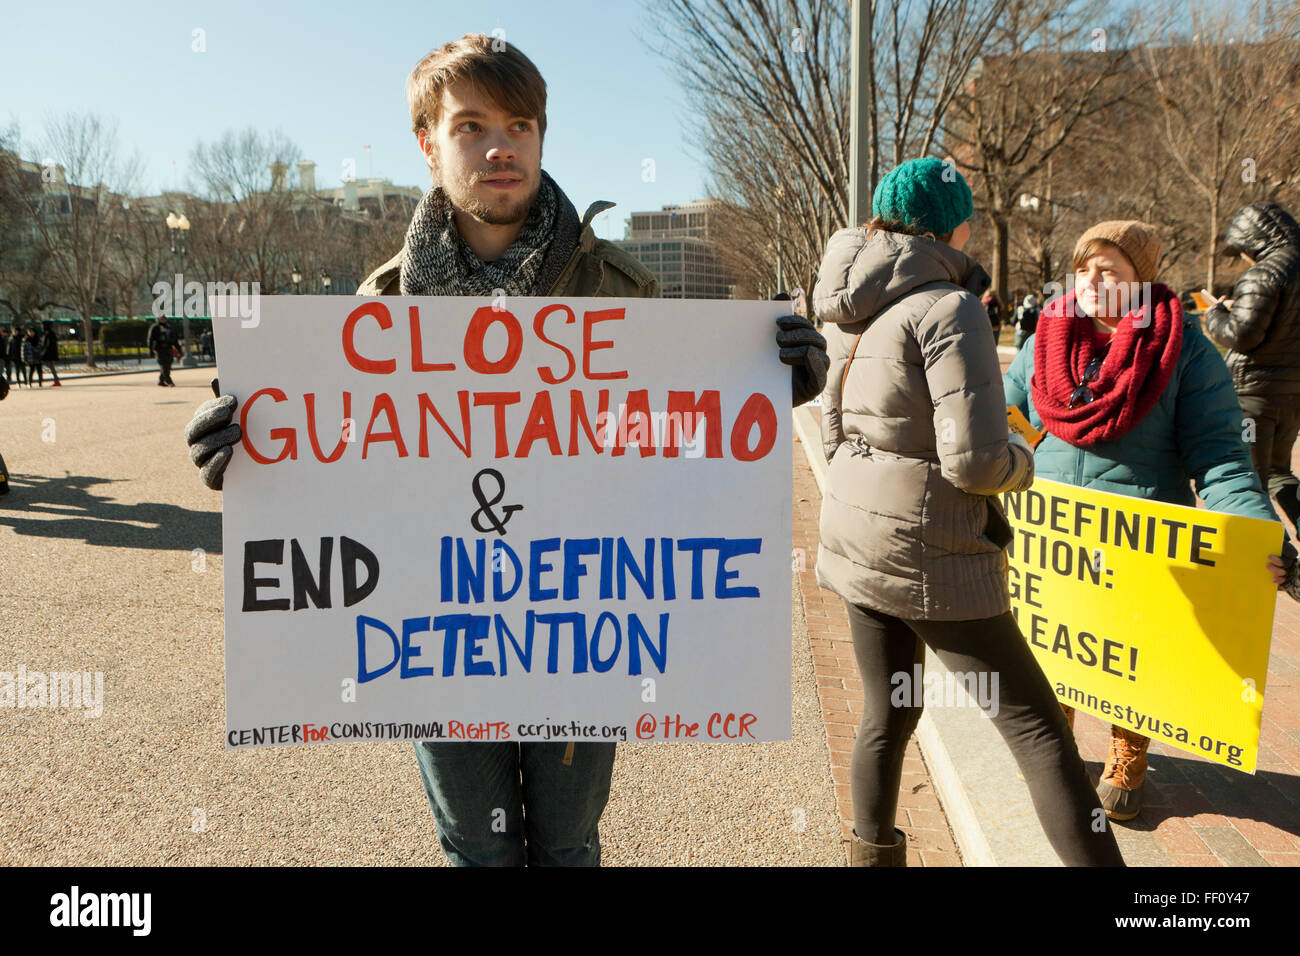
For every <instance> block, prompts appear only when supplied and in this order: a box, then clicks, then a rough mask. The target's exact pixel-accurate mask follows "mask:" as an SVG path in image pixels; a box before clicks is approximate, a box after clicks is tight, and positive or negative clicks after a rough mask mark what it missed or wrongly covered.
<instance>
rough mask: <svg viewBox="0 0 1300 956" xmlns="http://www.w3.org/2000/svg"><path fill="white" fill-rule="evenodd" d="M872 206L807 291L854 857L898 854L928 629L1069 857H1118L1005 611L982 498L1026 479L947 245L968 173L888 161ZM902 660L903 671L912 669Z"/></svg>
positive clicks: (988, 509)
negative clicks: (852, 708) (818, 344)
mask: <svg viewBox="0 0 1300 956" xmlns="http://www.w3.org/2000/svg"><path fill="white" fill-rule="evenodd" d="M872 207H873V208H872V212H873V215H874V216H875V218H874V219H873V220H872V222H871V223H869V224H868V225H867V226H866V227H862V228H854V229H844V230H841V231H840V232H837V233H836V234H835V235H834V236H833V237H832V238H831V240H830V242H829V244H828V246H827V250H826V255H825V258H824V260H823V262H822V265H821V269H820V272H819V275H818V280H817V286H816V289H815V290H814V293H813V307H814V309H815V310H816V313H817V317H818V318H819V319H821V320H822V321H823V322H824V323H825V328H824V332H825V334H826V338H827V340H828V347H827V351H828V352H829V354H830V357H831V368H830V372H829V374H828V376H827V386H826V390H825V392H824V393H823V398H822V402H823V411H822V437H823V440H824V443H825V452H826V457H827V460H828V461H829V463H830V466H829V476H828V480H827V486H826V494H825V498H824V500H823V503H822V514H821V544H820V546H819V548H818V554H817V575H818V580H819V581H820V583H821V584H822V586H823V587H826V588H829V589H831V590H832V591H835V592H836V593H837V594H839V595H840V596H841V597H843V598H844V601H845V604H846V606H847V610H848V615H849V623H850V628H851V630H852V634H853V645H854V653H855V655H856V657H857V661H858V670H859V673H860V675H861V678H862V684H863V688H864V698H865V699H864V708H863V718H862V724H861V726H860V727H859V729H858V734H857V739H856V740H855V742H854V750H853V760H852V766H851V774H852V778H851V780H852V795H853V811H854V843H853V847H852V852H851V859H852V860H853V863H854V864H855V865H863V866H872V865H877V866H879V865H884V866H889V865H896V866H897V865H904V863H905V859H906V842H905V838H904V835H903V833H902V832H901V831H899V830H898V829H896V828H895V826H894V820H895V814H896V812H897V804H898V788H899V782H900V778H901V774H902V763H903V753H904V750H905V748H906V746H907V742H908V739H909V738H910V737H911V735H912V732H913V730H915V728H916V724H917V721H918V720H919V719H920V716H921V710H922V706H921V701H922V688H921V687H916V686H912V685H913V684H914V683H915V682H916V679H917V675H919V674H920V669H919V665H920V663H921V662H922V661H923V660H924V651H925V647H926V645H928V646H929V647H930V648H931V649H932V650H933V651H934V652H935V654H936V655H937V656H938V657H939V659H940V660H941V661H942V662H943V663H944V665H945V666H946V667H947V668H948V670H949V671H950V672H952V673H953V674H968V675H976V676H975V678H974V683H973V684H971V685H968V686H972V687H975V688H984V689H985V691H986V692H981V693H979V694H978V696H979V697H980V698H981V699H980V700H979V701H978V703H979V704H980V706H981V707H982V708H983V709H984V710H985V712H986V713H987V714H988V716H989V717H991V718H992V719H993V720H994V722H995V723H996V725H997V728H998V730H999V731H1000V732H1001V734H1002V736H1003V737H1004V738H1005V739H1006V740H1007V742H1008V743H1009V744H1010V745H1011V748H1012V751H1013V753H1014V755H1015V758H1016V761H1017V763H1018V764H1019V766H1020V768H1021V772H1022V774H1023V775H1024V778H1025V781H1026V782H1027V783H1028V785H1029V790H1030V795H1031V797H1032V798H1033V801H1034V807H1035V809H1036V810H1037V811H1038V816H1039V819H1040V821H1041V822H1042V824H1043V828H1044V830H1045V831H1046V833H1047V837H1048V839H1049V840H1050V841H1051V844H1052V846H1053V848H1055V850H1056V852H1057V853H1058V855H1059V856H1060V857H1061V858H1062V860H1063V861H1064V862H1065V863H1067V864H1068V865H1080V866H1086V865H1094V866H1096V865H1103V866H1104V865H1112V866H1117V865H1122V864H1123V860H1122V858H1121V857H1120V854H1119V849H1118V847H1117V846H1116V843H1115V838H1114V835H1113V834H1112V833H1111V832H1110V829H1109V827H1108V826H1107V824H1106V818H1105V815H1104V813H1103V812H1102V809H1101V806H1100V804H1099V803H1098V799H1097V795H1096V793H1095V792H1094V791H1093V789H1092V786H1091V785H1090V783H1089V781H1088V777H1087V773H1086V771H1085V770H1084V766H1083V762H1082V760H1081V759H1080V758H1079V755H1078V751H1077V749H1076V748H1075V746H1074V742H1073V739H1072V736H1071V734H1070V730H1069V728H1068V727H1067V725H1066V722H1065V718H1064V716H1063V715H1062V713H1061V710H1060V708H1059V707H1058V706H1057V704H1056V698H1055V695H1054V694H1053V693H1052V689H1051V686H1050V685H1049V684H1048V682H1047V679H1046V678H1045V677H1044V676H1043V673H1042V671H1041V670H1040V669H1039V667H1038V664H1037V662H1036V661H1035V660H1034V657H1033V654H1032V652H1031V651H1030V650H1029V648H1028V646H1027V645H1026V643H1025V641H1024V639H1023V637H1022V636H1021V634H1020V631H1019V628H1018V627H1017V626H1016V622H1015V619H1014V618H1013V617H1012V615H1011V612H1010V600H1009V597H1008V591H1007V570H1006V569H1007V563H1006V553H1005V550H1004V549H1005V547H1006V545H1007V544H1008V542H1009V541H1010V538H1011V530H1010V527H1009V525H1008V524H1007V521H1006V517H1005V515H1004V514H1003V512H1002V508H1001V504H1000V503H999V501H998V500H997V498H996V497H994V496H995V495H997V494H999V493H1001V492H1004V491H1010V490H1022V489H1024V488H1027V487H1028V486H1029V484H1030V482H1032V481H1033V474H1034V469H1033V452H1032V450H1031V449H1030V448H1029V446H1028V445H1027V444H1025V443H1024V442H1023V441H1022V440H1021V439H1020V438H1019V437H1017V436H1012V435H1010V434H1009V432H1008V428H1007V418H1006V401H1005V398H1004V395H1003V391H1002V373H1001V369H1000V367H999V363H998V357H997V347H996V345H995V343H994V340H993V333H992V329H991V327H990V326H989V320H988V314H987V312H986V311H985V309H984V306H983V305H982V304H981V302H980V298H979V297H980V295H981V293H983V291H984V290H985V289H986V288H987V287H988V284H989V278H988V274H987V273H986V272H985V271H984V269H983V268H982V267H981V266H980V265H979V264H978V263H977V262H975V261H974V260H973V259H971V258H970V257H969V256H967V255H966V254H965V253H963V252H962V251H961V249H962V246H963V245H965V243H966V240H967V239H969V237H970V226H969V224H968V222H967V220H968V219H969V218H970V216H971V213H972V212H973V205H972V202H971V194H970V189H969V187H968V186H967V185H966V182H965V180H964V179H962V177H961V175H960V174H959V173H957V171H956V169H955V168H954V167H953V166H952V165H951V163H950V162H940V161H939V160H937V159H924V160H913V161H911V162H908V163H904V164H902V165H901V166H899V167H897V168H896V169H895V170H893V172H891V173H890V174H889V175H888V176H886V177H885V178H884V179H883V180H882V181H881V183H880V185H879V186H878V187H877V189H876V192H875V194H874V196H873V198H872ZM914 668H915V669H914Z"/></svg>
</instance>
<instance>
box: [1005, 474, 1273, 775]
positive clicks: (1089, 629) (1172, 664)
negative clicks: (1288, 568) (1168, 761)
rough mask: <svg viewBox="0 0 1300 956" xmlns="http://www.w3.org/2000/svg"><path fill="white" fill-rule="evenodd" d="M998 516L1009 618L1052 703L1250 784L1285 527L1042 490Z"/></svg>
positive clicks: (1013, 500)
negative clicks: (1004, 539) (1232, 772)
mask: <svg viewBox="0 0 1300 956" xmlns="http://www.w3.org/2000/svg"><path fill="white" fill-rule="evenodd" d="M1002 502H1003V506H1004V507H1005V509H1006V512H1007V519H1008V520H1009V521H1010V523H1011V527H1012V529H1013V531H1014V537H1013V540H1012V542H1011V545H1010V547H1009V548H1008V559H1009V575H1010V588H1011V608H1012V612H1013V613H1014V614H1015V616H1016V619H1017V621H1018V622H1019V624H1020V630H1021V632H1022V633H1023V634H1024V636H1025V640H1027V641H1028V642H1029V644H1030V646H1031V647H1032V648H1033V651H1034V655H1035V657H1037V658H1038V663H1039V665H1040V666H1041V667H1042V668H1043V671H1044V673H1046V675H1047V678H1048V680H1049V681H1051V683H1052V686H1053V687H1054V688H1055V690H1056V696H1057V697H1058V698H1059V699H1060V701H1061V702H1062V703H1063V704H1068V705H1070V706H1072V707H1076V708H1078V709H1080V710H1083V711H1086V712H1087V713H1090V714H1093V715H1094V716H1096V717H1099V718H1101V719H1102V720H1106V721H1109V722H1111V723H1113V724H1118V725H1119V726H1121V727H1127V728H1128V729H1129V730H1133V731H1136V732H1137V733H1140V734H1143V735H1145V736H1148V737H1150V738H1152V739H1153V740H1155V741H1158V742H1160V743H1165V744H1169V745H1170V746H1173V747H1178V748H1180V749H1182V750H1186V751H1188V752H1190V753H1194V754H1198V755H1199V756H1202V757H1206V758H1208V759H1210V760H1213V761H1215V762H1216V763H1221V764H1223V765H1225V766H1228V767H1233V768H1235V769H1237V770H1242V771H1244V772H1246V773H1254V772H1255V763H1256V758H1257V753H1258V748H1259V722H1260V713H1261V712H1262V710H1263V706H1264V685H1265V678H1266V675H1267V672H1268V649H1269V642H1270V639H1271V634H1272V629H1273V606H1274V601H1275V599H1276V596H1277V590H1276V586H1275V585H1274V584H1273V583H1272V581H1271V580H1270V578H1269V576H1268V573H1267V571H1266V569H1265V564H1266V562H1267V558H1268V555H1270V554H1278V553H1279V550H1280V545H1281V537H1282V528H1281V525H1280V524H1277V523H1274V522H1270V521H1263V520H1260V519H1258V518H1241V517H1237V516H1235V515H1226V514H1218V513H1215V512H1212V511H1203V510H1199V509H1196V508H1186V507H1183V506H1181V505H1169V504H1163V503H1160V502H1155V501H1148V500H1145V499H1142V498H1129V497H1125V496H1123V495H1115V494H1108V493H1106V492H1101V491H1094V490H1092V489H1088V488H1076V487H1074V486H1072V485H1066V484H1062V483H1060V482H1055V481H1048V480H1046V479H1038V480H1037V481H1035V482H1034V485H1033V487H1032V488H1030V489H1029V490H1028V491H1024V492H1016V493H1007V494H1004V495H1003V496H1002Z"/></svg>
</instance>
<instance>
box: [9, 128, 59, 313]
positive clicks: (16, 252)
mask: <svg viewBox="0 0 1300 956" xmlns="http://www.w3.org/2000/svg"><path fill="white" fill-rule="evenodd" d="M21 143H22V137H21V135H20V132H19V129H18V127H17V126H16V125H15V126H13V127H10V128H9V129H7V130H5V131H4V132H3V133H0V306H3V307H4V308H5V309H6V310H7V311H8V312H9V314H10V316H12V318H13V319H14V321H15V322H17V323H18V324H19V325H28V324H34V323H35V322H36V321H37V320H38V319H39V317H40V314H41V312H42V311H43V310H44V309H46V308H48V307H50V306H56V305H63V304H65V303H62V302H60V301H59V299H58V295H57V291H56V289H55V286H54V285H53V284H52V282H51V275H50V265H49V259H50V251H49V249H48V247H47V246H46V245H45V243H44V242H43V241H42V240H41V236H40V233H39V231H38V229H37V226H36V220H35V218H34V210H36V209H39V208H40V193H41V175H40V171H39V167H38V168H31V165H30V164H24V162H23V159H22V155H21V148H22V147H21Z"/></svg>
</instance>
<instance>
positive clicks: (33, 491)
mask: <svg viewBox="0 0 1300 956" xmlns="http://www.w3.org/2000/svg"><path fill="white" fill-rule="evenodd" d="M124 480H126V479H120V478H101V477H99V476H97V475H65V476H64V477H62V478H55V477H49V476H46V475H19V474H11V475H10V476H9V485H10V492H9V494H8V495H6V496H5V497H3V498H0V526H3V525H8V526H9V527H11V528H13V529H14V531H15V532H16V533H17V534H20V535H24V536H27V537H34V538H66V539H74V538H80V539H81V540H83V541H85V542H86V544H95V545H103V546H106V547H113V548H147V549H149V550H175V551H192V550H194V549H195V548H202V549H203V550H204V551H205V552H207V553H208V554H221V513H220V512H212V511H192V510H190V509H188V508H181V507H178V506H176V505H170V504H165V503H161V502H154V501H146V502H140V503H138V504H120V503H118V502H115V501H113V500H112V499H111V498H109V497H108V496H107V495H97V494H93V493H91V491H90V488H91V487H92V486H94V485H103V484H113V483H116V482H118V481H124ZM29 514H40V515H46V516H48V517H42V518H28V517H25V515H29ZM140 524H145V525H150V526H151V527H139V525H140Z"/></svg>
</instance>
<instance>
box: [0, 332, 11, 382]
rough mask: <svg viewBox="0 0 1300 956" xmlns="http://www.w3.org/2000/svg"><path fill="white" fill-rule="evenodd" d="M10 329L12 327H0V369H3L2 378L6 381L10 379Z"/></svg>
mask: <svg viewBox="0 0 1300 956" xmlns="http://www.w3.org/2000/svg"><path fill="white" fill-rule="evenodd" d="M12 331H13V330H12V329H0V369H3V371H4V380H5V381H6V382H8V381H9V380H10V367H11V365H12V363H11V362H10V361H9V336H10V334H11V332H12Z"/></svg>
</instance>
